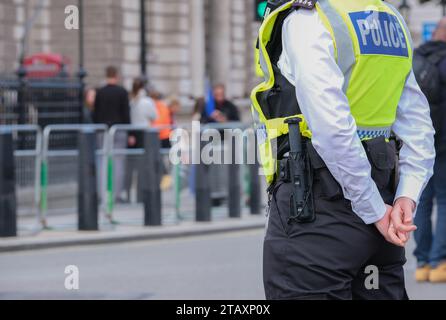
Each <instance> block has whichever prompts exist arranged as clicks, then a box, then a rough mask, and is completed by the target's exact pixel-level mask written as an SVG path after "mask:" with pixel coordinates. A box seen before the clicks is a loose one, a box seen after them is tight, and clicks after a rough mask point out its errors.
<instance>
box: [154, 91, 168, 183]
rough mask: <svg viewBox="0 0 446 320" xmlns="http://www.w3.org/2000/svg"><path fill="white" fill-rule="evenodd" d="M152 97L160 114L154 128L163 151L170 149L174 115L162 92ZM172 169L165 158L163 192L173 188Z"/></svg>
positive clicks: (162, 180) (156, 92)
mask: <svg viewBox="0 0 446 320" xmlns="http://www.w3.org/2000/svg"><path fill="white" fill-rule="evenodd" d="M150 97H151V98H152V99H153V100H154V101H155V106H156V110H157V112H158V119H157V120H156V121H155V122H154V123H153V126H154V127H155V128H157V129H159V131H160V140H161V149H170V148H171V147H172V145H171V143H170V135H171V133H172V114H171V112H170V109H169V106H168V105H167V104H166V102H164V101H163V97H162V95H161V93H160V92H158V91H155V90H153V91H152V92H151V93H150ZM170 172H171V168H170V162H169V158H168V157H163V177H162V179H161V189H162V190H163V191H165V190H167V189H169V188H170V187H171V186H172V177H171V175H170Z"/></svg>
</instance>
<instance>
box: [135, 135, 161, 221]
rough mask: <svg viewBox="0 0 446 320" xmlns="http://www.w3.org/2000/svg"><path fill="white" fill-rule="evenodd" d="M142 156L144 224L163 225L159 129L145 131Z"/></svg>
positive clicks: (141, 178) (141, 177) (141, 179)
mask: <svg viewBox="0 0 446 320" xmlns="http://www.w3.org/2000/svg"><path fill="white" fill-rule="evenodd" d="M144 150H145V153H144V156H143V157H142V159H141V160H142V164H141V172H142V176H140V179H139V180H140V181H141V196H142V202H143V203H144V225H145V226H161V225H162V218H161V215H162V210H161V186H160V184H161V173H162V167H161V154H160V150H161V143H160V139H159V133H158V132H157V131H146V132H144Z"/></svg>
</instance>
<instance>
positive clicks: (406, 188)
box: [395, 176, 425, 205]
mask: <svg viewBox="0 0 446 320" xmlns="http://www.w3.org/2000/svg"><path fill="white" fill-rule="evenodd" d="M424 186H425V182H424V181H420V180H419V179H417V178H415V177H413V176H401V177H400V183H399V184H398V189H397V192H396V196H395V201H396V200H398V199H400V198H409V199H411V200H413V201H414V202H415V204H417V205H418V202H419V201H420V197H421V194H422V192H423V189H424Z"/></svg>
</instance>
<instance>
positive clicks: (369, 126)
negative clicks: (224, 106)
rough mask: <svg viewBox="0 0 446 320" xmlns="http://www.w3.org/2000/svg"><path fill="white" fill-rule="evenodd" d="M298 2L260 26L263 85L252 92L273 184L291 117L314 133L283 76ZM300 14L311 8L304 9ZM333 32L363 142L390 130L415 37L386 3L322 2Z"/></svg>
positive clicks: (264, 161) (259, 64) (258, 51)
mask: <svg viewBox="0 0 446 320" xmlns="http://www.w3.org/2000/svg"><path fill="white" fill-rule="evenodd" d="M299 1H301V2H302V1H305V0H296V1H289V2H286V3H284V4H283V5H281V6H280V7H278V8H277V9H275V10H274V11H273V12H271V13H269V14H268V15H267V16H266V17H265V19H264V21H263V23H262V26H261V28H260V31H259V38H258V41H257V48H256V57H258V60H257V61H256V64H257V65H256V67H257V68H260V69H261V71H262V72H261V74H262V75H263V78H264V80H263V82H262V83H261V84H259V85H258V86H257V87H256V88H255V89H254V90H253V91H252V94H251V100H252V113H253V116H254V120H255V124H256V131H257V138H258V143H259V152H260V156H261V159H262V165H263V169H264V173H265V176H266V178H267V182H268V183H272V182H273V181H274V179H275V175H276V172H277V157H278V148H280V145H281V144H283V140H284V138H286V136H287V135H288V126H287V125H286V124H285V123H284V121H285V120H286V119H287V118H290V117H296V116H300V117H302V119H303V120H304V121H303V122H302V124H301V131H302V134H303V136H305V137H307V138H310V139H311V131H310V130H309V128H308V127H307V125H306V123H305V119H304V117H303V115H301V112H300V109H299V106H298V104H297V99H296V97H295V90H294V87H293V85H292V84H289V83H288V81H287V80H286V79H285V78H284V77H283V76H282V75H281V74H280V71H279V70H278V68H277V65H276V64H277V61H278V59H279V56H280V53H281V40H282V39H281V30H282V24H283V21H284V20H285V19H286V17H287V16H288V15H289V14H290V13H291V12H292V11H293V10H296V7H295V5H296V4H297V2H299ZM298 10H307V9H303V8H300V9H298ZM313 10H317V12H318V14H319V16H320V18H321V20H322V21H323V23H324V25H325V26H326V28H327V30H328V31H329V32H330V34H331V36H332V38H333V42H334V45H335V54H336V60H337V63H338V65H339V67H340V69H341V71H342V72H343V74H344V77H345V84H344V88H343V90H344V92H345V94H346V95H347V98H348V100H349V103H350V108H351V112H352V115H353V117H354V119H355V120H356V123H357V125H358V134H359V135H360V138H361V139H362V140H366V139H371V138H374V137H377V136H380V135H383V134H384V133H386V132H390V131H391V127H392V125H393V123H394V122H395V119H396V113H397V108H398V103H399V100H400V98H401V95H402V93H403V90H404V86H405V83H406V79H407V77H408V76H409V74H410V72H411V70H412V57H413V49H412V39H411V37H410V32H409V29H408V28H407V26H406V24H405V22H404V19H403V18H402V17H401V15H400V14H399V12H398V11H397V10H396V9H395V8H394V7H392V6H391V5H389V4H388V3H385V2H383V1H381V0H319V1H317V3H316V5H315V8H314V9H313Z"/></svg>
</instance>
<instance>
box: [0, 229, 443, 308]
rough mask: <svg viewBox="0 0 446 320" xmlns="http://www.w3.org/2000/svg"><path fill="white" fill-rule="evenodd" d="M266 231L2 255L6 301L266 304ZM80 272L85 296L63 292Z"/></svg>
mask: <svg viewBox="0 0 446 320" xmlns="http://www.w3.org/2000/svg"><path fill="white" fill-rule="evenodd" d="M262 240H263V230H250V231H237V232H228V233H219V234H206V235H201V236H193V237H187V238H174V239H164V240H150V241H141V242H131V243H120V244H108V245H92V246H80V247H68V248H52V249H45V250H34V251H19V252H7V253H1V254H0V265H1V270H2V272H1V273H0V299H13V300H14V299H37V300H40V299H42V300H43V299H50V300H51V299H64V300H65V299H66V300H77V299H100V300H107V299H124V300H125V299H132V300H160V299H166V300H177V299H179V300H192V301H197V300H217V299H219V300H252V299H254V300H263V299H264V293H263V287H262V245H263V241H262ZM412 247H413V244H411V247H410V248H409V250H408V258H409V263H408V264H407V266H406V272H407V288H408V291H409V295H410V297H411V298H412V299H415V300H425V299H439V300H440V299H443V300H444V299H446V285H431V284H421V285H420V284H417V283H415V281H414V280H413V271H414V267H415V262H414V259H413V258H412V257H411V255H410V252H411V250H412V249H413V248H412ZM69 265H70V266H76V267H77V268H78V271H79V290H73V291H68V290H67V289H65V280H66V277H67V275H66V274H65V268H66V267H67V266H69Z"/></svg>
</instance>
